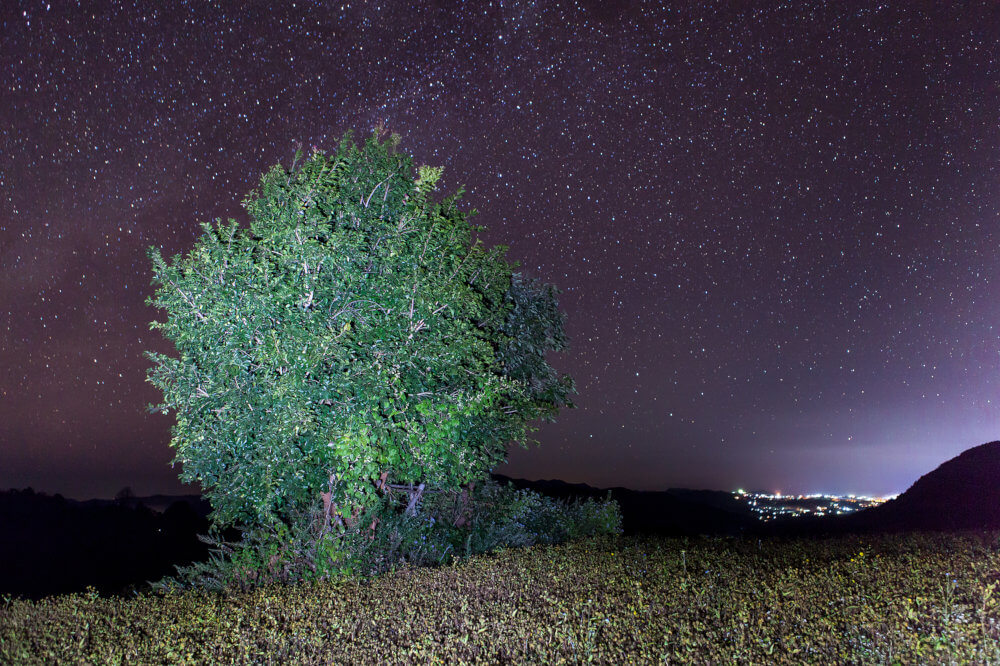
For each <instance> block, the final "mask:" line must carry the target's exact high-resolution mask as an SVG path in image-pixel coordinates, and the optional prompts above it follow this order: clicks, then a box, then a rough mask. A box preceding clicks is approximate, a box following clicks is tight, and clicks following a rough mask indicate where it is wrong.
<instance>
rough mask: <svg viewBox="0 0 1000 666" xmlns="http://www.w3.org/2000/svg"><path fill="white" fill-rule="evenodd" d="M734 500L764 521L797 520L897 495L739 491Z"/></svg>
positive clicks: (851, 509) (858, 507)
mask: <svg viewBox="0 0 1000 666" xmlns="http://www.w3.org/2000/svg"><path fill="white" fill-rule="evenodd" d="M733 497H735V498H736V499H737V500H740V501H745V502H746V503H747V506H749V507H750V510H751V511H753V512H754V513H755V514H757V517H758V518H760V519H761V520H763V521H768V520H774V519H776V518H798V517H801V516H830V515H841V514H845V513H853V512H855V511H860V510H862V509H867V508H869V507H873V506H878V505H879V504H882V503H884V502H887V501H889V500H891V499H895V498H896V495H891V496H888V497H866V496H864V495H828V494H826V493H811V494H808V495H783V494H782V493H781V491H780V490H779V491H775V493H774V494H768V493H753V492H750V493H748V492H746V491H745V490H743V489H742V488H739V489H737V490H736V492H734V493H733Z"/></svg>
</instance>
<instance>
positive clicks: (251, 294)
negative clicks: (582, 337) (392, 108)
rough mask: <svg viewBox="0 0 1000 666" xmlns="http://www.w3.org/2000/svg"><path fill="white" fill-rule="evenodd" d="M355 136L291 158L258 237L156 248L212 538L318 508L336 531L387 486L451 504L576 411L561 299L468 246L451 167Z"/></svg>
mask: <svg viewBox="0 0 1000 666" xmlns="http://www.w3.org/2000/svg"><path fill="white" fill-rule="evenodd" d="M397 143H398V139H397V138H396V137H393V138H391V139H389V140H387V141H382V140H381V139H380V138H379V136H378V135H376V136H373V137H372V138H370V139H369V140H368V141H367V142H365V143H364V144H363V145H361V146H358V145H356V144H355V143H354V142H353V141H352V140H351V139H350V137H349V136H347V137H345V138H344V140H343V141H342V142H341V144H340V146H339V148H338V150H337V151H336V153H335V154H333V155H327V154H325V153H323V152H321V151H318V150H315V149H314V150H313V152H312V153H311V154H310V155H308V156H303V155H301V154H297V155H296V159H295V161H294V162H293V164H292V165H291V167H289V168H285V167H282V166H276V167H274V168H273V169H272V170H271V171H270V172H268V173H267V174H266V175H265V176H264V177H263V179H262V180H261V183H260V186H259V188H258V190H257V191H255V192H252V193H251V194H250V195H249V196H248V197H247V199H246V200H245V202H244V206H245V208H246V211H247V213H248V215H249V218H250V224H249V229H246V228H241V227H240V226H239V225H238V224H237V223H236V222H235V221H232V220H230V221H229V222H228V223H221V222H219V223H216V224H214V225H212V224H204V225H202V226H203V232H204V233H203V234H202V235H201V237H200V238H199V239H198V241H197V243H196V245H195V247H194V248H193V249H192V250H191V251H190V252H188V253H187V254H185V255H178V256H175V257H173V258H172V259H171V260H170V261H166V260H165V259H164V258H163V257H162V256H161V254H160V252H159V251H157V250H155V249H152V250H151V252H150V256H151V258H152V261H153V267H154V284H155V286H156V292H155V295H154V297H153V298H151V299H150V302H151V304H153V305H155V306H156V307H158V308H161V309H162V310H164V311H165V312H166V313H167V318H166V319H165V320H164V321H161V322H154V323H153V324H152V326H153V327H154V328H156V329H158V330H160V331H161V332H162V333H163V335H164V336H166V337H167V338H168V339H169V340H170V341H171V342H173V344H174V346H175V347H176V349H177V356H175V357H170V356H166V355H162V354H155V353H154V354H149V357H150V358H151V359H152V361H153V362H154V367H153V368H152V370H151V371H150V376H149V379H150V381H151V382H152V383H153V384H154V385H155V386H156V387H158V388H159V389H160V390H161V391H162V392H163V402H162V404H161V405H158V406H156V407H154V409H157V410H160V411H163V412H164V413H166V412H167V411H173V412H175V413H176V418H177V422H176V425H175V427H174V429H173V438H172V442H171V444H172V446H173V447H174V448H175V450H176V462H178V463H180V464H181V466H182V474H181V478H182V479H183V480H185V481H187V482H193V481H197V482H199V483H200V484H201V485H202V487H203V488H204V490H205V495H206V496H207V497H208V498H209V499H210V501H211V503H212V506H213V518H214V520H215V521H216V523H217V524H220V525H226V524H236V523H242V524H251V525H252V524H259V525H269V524H274V523H275V522H281V521H283V520H286V521H287V518H288V516H290V515H295V514H296V513H297V512H298V513H302V512H303V511H305V510H306V509H307V508H308V507H309V506H312V505H315V503H316V502H318V501H319V498H320V496H321V494H323V496H324V499H325V506H326V515H327V516H328V520H332V521H334V522H335V523H339V522H340V519H341V518H344V519H345V520H348V519H349V518H350V516H352V515H356V513H357V511H358V509H359V508H363V507H366V506H371V505H372V504H373V503H375V502H377V501H379V498H380V496H381V495H383V494H384V493H386V492H388V491H389V489H390V488H392V487H393V486H395V487H397V488H398V487H400V486H408V485H410V484H425V486H426V487H427V488H433V489H445V490H457V489H458V488H459V487H460V486H461V485H462V484H466V483H468V482H470V481H472V480H474V479H477V478H481V477H482V476H483V475H484V474H486V473H487V472H488V471H489V470H490V469H492V468H493V467H494V466H495V465H496V464H497V463H499V462H500V461H502V460H503V459H504V457H505V455H506V447H507V445H508V444H509V443H510V442H519V443H524V442H526V441H527V435H528V433H529V431H530V427H529V423H530V421H532V420H533V419H536V418H539V417H552V416H554V415H555V413H556V412H557V411H558V409H559V407H561V406H563V405H566V404H567V403H568V395H569V394H570V392H571V391H572V382H571V380H570V379H569V378H568V377H565V376H559V375H558V374H557V373H556V372H555V371H554V370H553V369H552V368H551V367H550V366H549V364H548V363H547V362H546V359H545V354H546V352H548V351H550V350H558V349H561V348H562V347H563V346H564V344H565V338H564V334H563V317H562V315H561V313H560V312H559V310H558V307H557V303H556V296H555V290H554V289H553V288H552V287H550V286H546V285H541V284H539V283H537V282H534V281H532V280H528V279H525V278H522V277H521V276H520V275H518V274H517V273H515V267H514V266H513V265H511V264H510V263H508V262H507V261H506V260H505V258H504V253H505V249H504V248H502V247H494V248H487V247H484V246H483V245H482V244H480V243H478V242H476V241H475V240H474V233H475V231H476V228H475V227H473V226H472V225H471V224H469V221H468V217H469V213H467V212H464V211H462V210H460V209H459V207H458V202H459V197H460V195H461V192H459V193H457V194H456V195H454V196H452V197H448V198H445V199H444V200H442V201H436V200H434V198H433V196H432V195H433V193H434V191H435V188H436V184H437V182H438V180H439V178H440V176H441V169H439V168H432V167H426V166H422V167H420V168H419V169H416V170H414V168H413V164H412V160H411V159H410V158H409V157H408V156H406V155H405V154H403V153H401V152H399V151H398V150H397V148H396V145H397Z"/></svg>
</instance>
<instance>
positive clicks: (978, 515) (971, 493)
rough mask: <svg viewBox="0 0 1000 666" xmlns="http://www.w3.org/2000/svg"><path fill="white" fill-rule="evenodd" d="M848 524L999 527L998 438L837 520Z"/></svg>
mask: <svg viewBox="0 0 1000 666" xmlns="http://www.w3.org/2000/svg"><path fill="white" fill-rule="evenodd" d="M840 522H842V523H843V524H844V525H845V526H847V527H848V528H850V529H862V530H877V531H892V530H956V529H1000V442H989V443H988V444H982V445H980V446H976V447H973V448H971V449H968V450H966V451H963V452H962V453H960V454H959V455H957V456H956V457H954V458H952V459H951V460H949V461H947V462H944V463H942V464H941V465H940V466H939V467H938V468H937V469H935V470H934V471H932V472H929V473H927V474H924V475H923V476H922V477H920V478H919V479H917V482H916V483H914V484H913V485H912V486H910V488H909V490H907V491H906V492H905V493H903V494H902V495H900V496H899V497H897V498H896V499H894V500H890V501H888V502H886V503H885V504H882V505H880V506H877V507H873V508H871V509H867V510H865V511H862V512H860V513H858V514H856V515H854V516H849V517H846V518H845V519H844V520H842V521H840Z"/></svg>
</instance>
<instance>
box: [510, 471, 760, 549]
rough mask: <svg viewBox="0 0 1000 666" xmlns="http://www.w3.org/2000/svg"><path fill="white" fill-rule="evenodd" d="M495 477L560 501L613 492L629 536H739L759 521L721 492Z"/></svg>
mask: <svg viewBox="0 0 1000 666" xmlns="http://www.w3.org/2000/svg"><path fill="white" fill-rule="evenodd" d="M493 478H494V479H495V480H496V481H498V482H499V483H502V484H506V483H511V484H512V485H513V486H514V487H515V488H518V489H522V488H527V489H530V490H534V491H536V492H538V493H541V494H543V495H548V496H549V497H557V498H559V499H587V498H593V499H603V498H605V497H607V496H608V494H609V493H610V494H611V497H612V499H614V500H616V501H617V502H618V506H619V508H620V509H621V512H622V528H623V529H624V532H625V534H661V535H671V536H693V535H697V534H725V535H738V534H742V533H744V532H745V531H747V530H748V529H752V528H753V527H754V526H755V525H756V524H757V523H758V520H757V518H756V517H755V516H754V514H753V513H752V512H751V511H750V508H749V507H748V506H747V505H746V504H745V503H743V502H740V501H738V500H736V499H735V498H734V497H733V496H732V494H731V493H727V492H723V491H720V490H688V489H681V488H671V489H669V490H662V491H644V490H630V489H628V488H620V487H619V488H606V489H605V488H594V487H592V486H589V485H587V484H584V483H566V482H565V481H556V480H544V481H528V480H526V479H511V478H509V477H506V476H503V475H501V474H494V475H493Z"/></svg>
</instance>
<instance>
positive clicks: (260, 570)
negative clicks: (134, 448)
mask: <svg viewBox="0 0 1000 666" xmlns="http://www.w3.org/2000/svg"><path fill="white" fill-rule="evenodd" d="M463 502H467V506H468V514H469V515H468V516H467V518H468V521H467V523H465V524H464V525H463V526H462V527H456V526H455V517H456V516H457V515H458V514H459V513H460V512H461V511H462V508H463ZM317 524H318V523H317V521H316V520H295V521H292V525H293V527H292V528H291V529H289V528H285V527H284V526H279V527H277V528H275V527H273V526H258V527H254V528H248V529H246V530H244V531H243V535H242V538H241V539H240V540H239V541H238V542H236V543H229V542H226V541H225V540H224V539H222V538H221V537H220V536H219V535H218V534H215V535H213V536H210V537H205V538H203V541H205V542H206V543H209V544H211V545H212V546H213V549H212V556H211V557H210V559H209V560H208V561H206V562H199V563H196V564H193V565H191V566H188V567H179V568H178V575H177V576H175V577H171V578H166V579H164V580H162V581H159V582H157V583H155V584H154V587H155V588H156V589H161V590H171V589H187V588H192V587H197V588H204V589H211V590H227V589H240V590H247V589H251V588H254V587H259V586H262V585H269V584H273V583H298V582H304V581H318V580H332V579H337V578H343V577H349V576H363V577H369V576H375V575H379V574H383V573H385V572H388V571H391V570H393V569H395V568H398V567H399V566H402V565H411V566H436V565H442V564H448V563H450V562H451V561H452V560H453V559H454V558H455V557H456V556H459V557H463V556H471V555H478V554H482V553H488V552H491V551H494V550H497V549H499V548H505V547H523V546H532V545H535V544H554V543H562V542H564V541H567V540H570V539H578V538H582V537H591V536H599V535H613V534H620V533H621V514H620V511H619V509H618V504H617V502H615V501H614V500H612V499H607V500H604V501H595V500H591V499H588V500H586V501H583V502H579V501H574V502H568V501H562V500H557V499H552V498H549V497H545V496H542V495H539V494H537V493H534V492H532V491H530V490H516V489H515V488H513V487H512V486H508V487H502V486H500V485H498V484H497V483H495V482H493V481H490V482H488V483H485V484H482V485H480V486H478V487H476V488H475V490H474V491H473V492H471V493H470V494H469V495H468V497H467V498H465V499H463V497H462V496H461V495H458V494H452V493H435V494H432V495H430V496H429V497H428V499H427V500H425V501H424V503H423V505H422V507H421V510H420V512H419V513H418V514H417V515H415V516H410V515H407V514H406V513H405V512H403V511H400V510H399V506H398V503H397V502H396V501H394V500H393V499H392V498H391V497H383V498H382V499H381V500H380V501H379V502H378V503H377V504H375V505H373V506H371V507H369V509H368V510H367V511H366V512H364V513H363V514H361V515H359V516H358V518H357V520H356V521H355V522H354V523H353V525H352V527H350V528H348V529H345V530H344V531H342V532H335V533H331V532H327V533H325V534H322V535H320V534H317V533H316V531H315V530H316V527H315V526H316V525H317ZM373 526H377V527H373Z"/></svg>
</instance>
